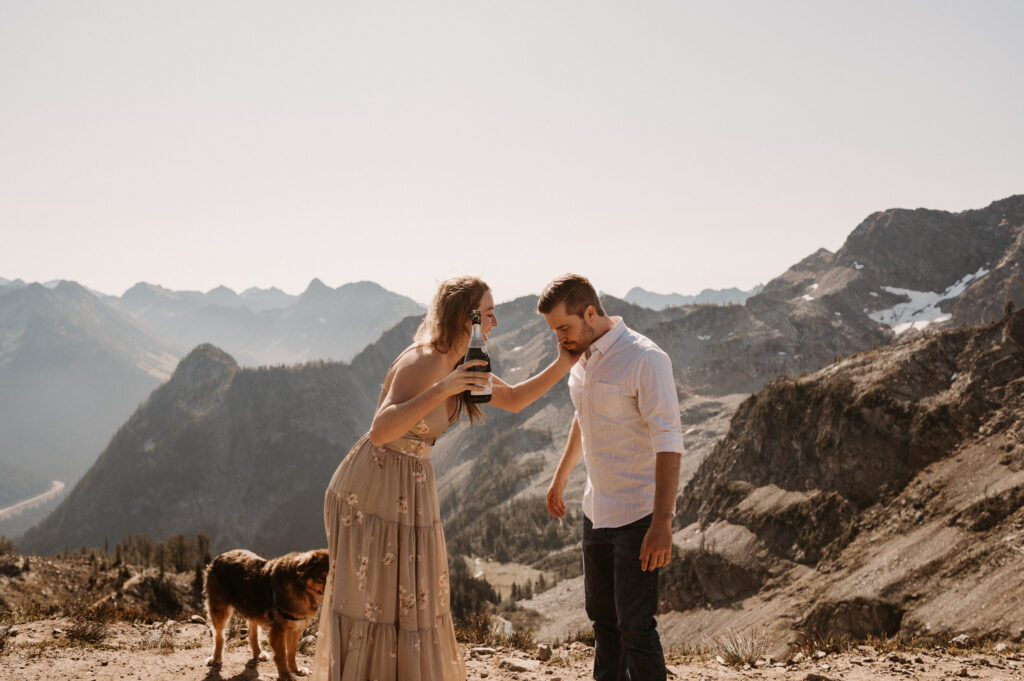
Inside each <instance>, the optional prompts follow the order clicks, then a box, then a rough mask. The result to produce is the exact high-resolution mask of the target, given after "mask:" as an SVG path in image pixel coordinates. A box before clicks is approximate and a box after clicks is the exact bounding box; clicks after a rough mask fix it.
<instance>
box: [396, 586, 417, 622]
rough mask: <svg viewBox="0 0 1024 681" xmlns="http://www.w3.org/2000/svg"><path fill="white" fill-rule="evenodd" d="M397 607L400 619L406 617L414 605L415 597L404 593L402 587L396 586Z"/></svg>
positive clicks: (406, 592)
mask: <svg viewBox="0 0 1024 681" xmlns="http://www.w3.org/2000/svg"><path fill="white" fill-rule="evenodd" d="M398 605H399V608H400V609H401V611H402V617H405V616H406V615H408V614H409V611H410V610H412V607H413V606H414V605H416V596H415V595H414V594H411V593H409V592H408V591H406V589H405V587H404V586H402V585H399V586H398Z"/></svg>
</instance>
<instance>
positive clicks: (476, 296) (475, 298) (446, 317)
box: [413, 277, 491, 422]
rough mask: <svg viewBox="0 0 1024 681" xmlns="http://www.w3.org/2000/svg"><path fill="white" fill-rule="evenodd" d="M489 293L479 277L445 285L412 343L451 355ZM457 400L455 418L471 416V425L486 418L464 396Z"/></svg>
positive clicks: (488, 288) (453, 281)
mask: <svg viewBox="0 0 1024 681" xmlns="http://www.w3.org/2000/svg"><path fill="white" fill-rule="evenodd" d="M489 290H491V287H490V286H488V285H487V284H486V283H485V282H484V281H483V280H482V279H478V278H476V277H452V278H451V279H446V280H444V281H442V282H441V285H440V286H439V287H438V289H437V293H435V294H434V300H433V301H432V302H431V303H430V309H429V310H427V316H426V317H425V318H424V319H423V322H422V323H421V324H420V327H419V328H418V329H417V330H416V335H415V336H413V341H414V342H416V343H417V344H419V345H431V346H432V347H433V348H434V349H435V350H437V351H438V352H449V351H451V349H452V348H453V347H455V345H456V344H457V343H458V342H459V341H460V340H461V339H462V338H463V337H464V336H465V335H466V333H467V330H466V327H467V326H468V325H469V323H470V313H472V312H473V310H479V309H480V300H481V299H482V298H483V297H484V294H485V293H487V292H488V291H489ZM459 364H462V360H459ZM458 400H459V405H458V407H457V411H456V417H458V416H460V415H461V414H462V411H463V410H465V411H466V413H467V414H469V420H470V422H473V421H476V420H477V419H479V418H481V417H482V416H483V411H482V410H481V409H480V405H478V404H471V403H467V402H466V401H465V399H464V398H463V396H462V395H461V394H460V395H459V396H458Z"/></svg>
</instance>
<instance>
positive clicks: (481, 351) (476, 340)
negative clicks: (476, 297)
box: [462, 310, 492, 402]
mask: <svg viewBox="0 0 1024 681" xmlns="http://www.w3.org/2000/svg"><path fill="white" fill-rule="evenodd" d="M470 318H471V319H472V321H473V332H472V334H471V335H470V337H469V349H468V350H466V361H467V362H468V361H470V360H473V359H482V360H484V361H485V362H487V365H486V366H479V367H469V369H468V371H485V372H487V373H488V374H489V373H490V371H491V356H490V355H488V354H487V343H486V342H484V334H483V331H481V330H480V310H473V312H472V315H471V317H470ZM491 383H492V381H491V378H490V376H488V377H487V387H486V388H483V389H482V390H472V391H471V390H464V391H463V392H462V396H463V398H464V399H465V400H466V402H490V401H491Z"/></svg>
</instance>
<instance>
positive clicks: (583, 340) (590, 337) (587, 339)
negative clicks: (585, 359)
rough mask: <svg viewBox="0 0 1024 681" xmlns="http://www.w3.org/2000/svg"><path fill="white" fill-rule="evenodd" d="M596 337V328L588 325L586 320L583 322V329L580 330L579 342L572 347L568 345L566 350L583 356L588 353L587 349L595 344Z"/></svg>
mask: <svg viewBox="0 0 1024 681" xmlns="http://www.w3.org/2000/svg"><path fill="white" fill-rule="evenodd" d="M596 335H597V332H596V331H594V327H593V326H591V325H590V324H588V323H587V322H586V320H583V328H582V329H580V337H579V340H577V341H576V342H574V343H573V344H572V345H571V346H570V345H566V346H565V349H566V350H568V351H569V352H571V353H572V354H574V355H577V356H579V355H582V354H583V353H584V352H586V351H587V348H589V347H590V346H591V345H592V344H593V343H594V336H596Z"/></svg>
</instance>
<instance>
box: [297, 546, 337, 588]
mask: <svg viewBox="0 0 1024 681" xmlns="http://www.w3.org/2000/svg"><path fill="white" fill-rule="evenodd" d="M298 567H299V572H300V573H301V574H302V575H303V576H304V577H305V578H306V579H315V580H317V581H318V582H323V581H325V580H326V579H327V572H328V571H329V569H330V561H329V559H328V553H327V551H326V550H325V549H317V550H316V551H308V552H306V553H304V554H303V555H302V558H300V559H299V566H298Z"/></svg>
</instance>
